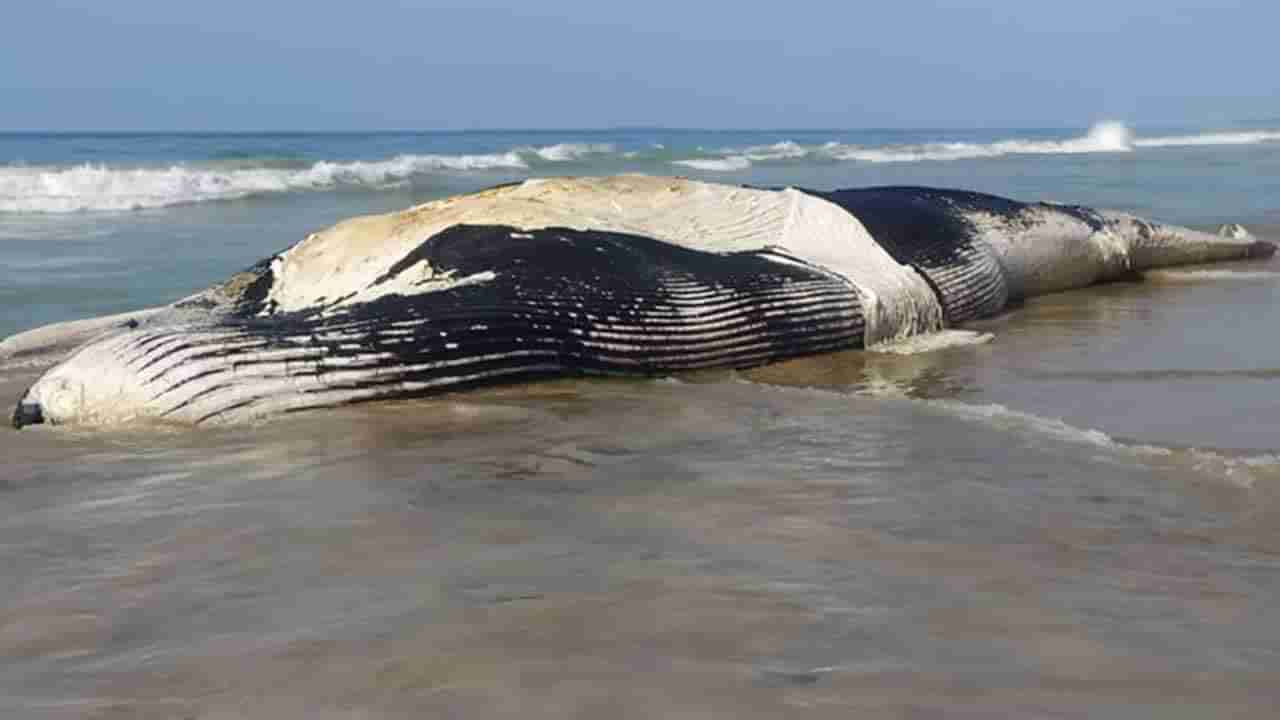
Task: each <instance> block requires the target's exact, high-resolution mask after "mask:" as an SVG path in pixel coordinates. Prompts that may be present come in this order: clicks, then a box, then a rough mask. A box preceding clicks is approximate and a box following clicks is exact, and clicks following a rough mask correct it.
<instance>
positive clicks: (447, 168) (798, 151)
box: [0, 122, 1280, 213]
mask: <svg viewBox="0 0 1280 720" xmlns="http://www.w3.org/2000/svg"><path fill="white" fill-rule="evenodd" d="M1269 142H1280V130H1250V131H1239V132H1214V133H1203V134H1198V135H1170V136H1152V137H1136V136H1135V135H1134V133H1133V132H1132V131H1131V130H1130V129H1129V128H1128V127H1126V126H1125V125H1123V124H1121V123H1116V122H1105V123H1099V124H1097V125H1095V126H1094V127H1093V128H1091V129H1090V130H1089V131H1088V132H1087V133H1086V134H1084V135H1083V136H1080V137H1076V138H1067V139H1062V140H1038V139H1036V140H1033V139H1025V138H1023V139H1018V138H1012V139H1007V140H999V141H996V142H990V143H973V142H941V141H939V142H925V143H917V144H897V145H894V144H888V145H854V144H849V143H845V142H836V141H831V142H826V143H819V144H801V143H797V142H795V141H793V140H783V141H781V142H777V143H773V144H769V145H753V146H749V147H737V148H721V149H714V148H712V149H704V148H697V149H677V148H672V147H668V146H664V145H661V144H655V143H650V144H649V145H647V146H645V147H642V148H630V149H626V150H625V151H624V150H620V149H619V148H618V147H616V146H615V145H614V144H612V143H599V142H564V143H558V144H554V145H546V146H541V147H538V146H518V147H512V148H509V149H506V150H503V151H497V152H492V153H487V154H458V155H449V154H404V155H398V156H395V157H390V158H386V159H377V160H354V161H346V162H338V161H319V162H312V161H308V160H305V159H302V158H300V157H296V156H253V155H250V154H246V153H240V152H232V153H230V154H224V156H221V157H219V158H217V159H215V160H213V161H210V162H208V163H203V164H202V163H190V164H175V165H172V166H169V167H117V166H112V165H101V164H85V165H77V166H21V165H13V166H0V213H71V212H81V211H120V210H137V209H145V208H162V207H169V206H173V205H189V204H194V203H203V202H213V201H218V200H234V199H239V198H244V197H250V196H256V195H267V194H276V193H288V192H302V191H324V190H333V189H338V188H343V187H351V188H368V189H382V188H388V187H395V186H398V185H402V184H404V183H407V182H413V181H414V180H416V179H419V178H423V177H430V176H431V175H435V174H443V173H454V174H457V173H480V172H486V171H488V172H505V173H506V174H508V175H509V174H521V175H523V174H538V173H540V172H547V173H553V172H559V173H564V172H580V171H589V172H627V171H631V172H635V171H640V172H663V171H662V169H661V168H663V167H671V166H675V167H681V168H689V169H691V170H694V171H699V172H704V173H742V172H746V171H749V170H750V169H751V168H752V167H754V166H756V165H757V164H761V165H788V164H789V165H800V164H822V163H841V162H861V163H911V162H929V161H934V162H940V161H954V160H966V159H982V158H996V157H1001V156H1006V155H1063V154H1079V153H1127V152H1133V151H1135V150H1139V149H1158V148H1168V147H1197V146H1210V145H1248V144H1258V143H1269ZM565 165H572V166H573V167H572V168H571V169H565V168H564V166H565Z"/></svg>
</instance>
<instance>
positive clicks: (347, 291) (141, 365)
mask: <svg viewBox="0 0 1280 720" xmlns="http://www.w3.org/2000/svg"><path fill="white" fill-rule="evenodd" d="M1274 249H1275V248H1274V246H1272V245H1270V244H1269V243H1265V242H1261V241H1257V240H1255V239H1254V238H1252V237H1251V236H1250V235H1248V233H1247V232H1242V231H1241V230H1240V229H1239V228H1238V226H1237V227H1235V228H1232V229H1231V231H1230V232H1224V233H1220V234H1218V235H1213V234H1208V233H1202V232H1197V231H1194V230H1189V229H1186V228H1180V227H1174V226H1169V225H1162V224H1158V223H1154V222H1149V221H1146V220H1142V219H1139V218H1136V217H1133V216H1131V215H1127V214H1124V213H1118V212H1111V211H1101V210H1093V209H1089V208H1085V207H1079V206H1071V205H1059V204H1048V203H1022V202H1016V201H1013V200H1008V199H1005V198H1000V197H995V196H991V195H985V194H981V193H975V192H966V191H957V190H940V189H932V188H918V187H885V188H867V189H853V190H838V191H834V192H819V191H810V190H803V189H796V188H787V189H782V190H768V189H758V188H750V187H738V186H730V185H719V184H711V183H703V182H696V181H692V180H687V179H682V178H664V177H650V176H620V177H605V178H563V179H540V180H529V181H526V182H523V183H518V184H512V185H507V186H501V187H497V188H493V189H490V190H486V191H482V192H479V193H474V194H470V195H463V196H458V197H451V198H447V199H444V200H439V201H436V202H432V203H428V204H425V205H422V206H419V207H415V208H411V209H409V210H406V211H403V212H399V213H393V214H388V215H378V216H370V217H362V218H356V219H352V220H348V221H345V222H343V223H340V224H338V225H336V226H334V227H333V228H330V229H329V230H326V231H324V232H320V233H316V234H313V235H311V236H309V237H307V238H306V239H304V240H302V241H301V242H299V243H297V244H296V245H294V246H292V247H290V248H289V249H287V250H285V251H283V252H281V253H279V254H276V255H274V256H272V257H269V258H267V259H265V260H263V261H261V262H259V263H258V264H256V265H254V266H253V267H251V268H249V269H248V270H246V271H244V272H242V273H238V274H237V275H235V276H234V277H232V278H230V279H229V280H227V281H226V282H224V283H221V284H219V285H216V286H214V287H212V288H209V289H208V290H205V291H203V292H201V293H198V294H196V295H193V296H191V297H189V298H187V299H185V300H183V301H180V302H178V303H175V304H174V305H172V306H168V307H165V308H154V309H150V310H146V311H140V312H138V313H133V314H126V315H124V316H117V317H112V318H104V319H100V320H96V321H79V322H78V323H67V324H62V325H57V326H50V327H47V328H41V329H38V330H35V331H31V332H28V333H23V334H20V335H17V336H14V337H12V338H9V339H8V340H5V341H4V342H3V343H0V356H3V355H6V354H9V355H12V354H14V353H18V352H35V351H38V350H42V349H43V350H48V349H50V348H67V347H72V346H75V345H77V344H78V343H83V344H82V345H79V346H78V347H76V348H75V349H74V350H72V351H71V352H70V354H69V356H67V357H66V358H65V359H63V360H62V362H60V363H59V364H58V365H56V366H55V367H53V368H51V369H50V370H49V371H48V372H46V373H45V374H44V375H43V376H42V377H41V378H40V379H39V380H38V381H37V382H36V383H35V384H34V385H32V386H31V388H30V389H29V390H28V391H27V393H26V394H25V395H24V396H23V397H22V398H21V400H20V401H19V403H18V406H17V408H16V409H15V411H14V415H13V423H14V425H15V426H17V427H22V426H23V425H28V424H34V423H40V422H46V423H54V424H72V423H95V424H102V423H117V422H124V421H128V420H134V419H153V420H161V421H172V422H179V423H188V424H197V425H198V424H202V423H220V422H238V421H244V420H249V419H253V418H260V417H264V416H270V415H274V414H279V413H286V412H294V411H298V410H307V409H312V408H318V407H326V406H334V405H341V404H346V403H354V402H362V401H370V400H377V399H384V398H404V397H417V396H424V395H430V394H434V393H439V392H443V391H451V390H459V389H464V388H468V387H474V386H478V385H486V384H493V383H500V382H512V381H517V380H528V379H532V378H538V377H548V376H556V375H566V374H594V375H655V374H666V373H672V372H679V371H685V370H695V369H703V368H742V367H750V366H755V365H761V364H765V363H769V362H773V361H777V360H782V359H786V358H790V357H796V356H800V355H808V354H814V353H821V352H828V351H834V350H843V349H850V348H875V347H884V346H887V345H892V344H894V343H901V342H903V341H907V340H910V339H912V338H921V337H924V338H929V337H935V336H936V334H938V333H939V332H941V331H944V330H946V329H947V328H954V327H956V326H959V325H962V324H963V323H964V322H966V321H969V320H974V319H978V318H983V317H988V316H991V315H994V314H996V313H999V312H1001V311H1003V310H1004V309H1005V308H1006V307H1007V306H1008V305H1009V303H1011V302H1015V301H1017V300H1019V299H1022V298H1026V297H1032V296H1035V295H1040V294H1044V293H1049V292H1055V291H1060V290H1066V289H1070V288H1077V287H1084V286H1087V285H1091V284H1094V283H1099V282H1105V281H1108V280H1114V279H1118V278H1122V277H1125V276H1127V275H1130V274H1133V273H1136V272H1140V271H1142V270H1147V269H1151V268H1158V267H1165V266H1170V265H1179V264H1190V263H1202V262H1209V261H1215V260H1227V259H1238V258H1246V257H1258V256H1265V255H1268V254H1270V253H1272V252H1274ZM86 341H87V342H86ZM926 345H927V343H926Z"/></svg>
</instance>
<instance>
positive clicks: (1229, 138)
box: [674, 122, 1280, 172]
mask: <svg viewBox="0 0 1280 720" xmlns="http://www.w3.org/2000/svg"><path fill="white" fill-rule="evenodd" d="M1276 141H1280V131H1273V130H1253V131H1246V132H1221V133H1206V134H1201V135H1171V136H1166V137H1158V136H1157V137H1149V138H1140V137H1136V136H1135V135H1134V133H1133V131H1132V130H1130V129H1129V127H1128V126H1126V125H1124V124H1123V123H1118V122H1102V123H1098V124H1096V125H1094V126H1093V127H1092V128H1090V129H1089V132H1088V133H1086V134H1085V135H1083V136H1081V137H1077V138H1068V139H1066V140H1026V139H1009V140H999V141H996V142H991V143H972V142H928V143H915V144H899V145H877V146H867V145H853V144H848V143H839V142H828V143H826V144H823V145H815V146H808V147H806V146H803V145H798V144H796V143H794V142H792V141H784V142H781V143H777V144H776V145H768V146H757V147H750V148H743V149H726V150H723V151H721V152H722V157H719V158H702V159H697V160H677V161H674V164H676V165H684V166H687V167H692V168H696V169H699V170H708V171H719V172H739V171H742V170H746V169H748V168H750V167H751V166H752V165H753V164H754V163H757V162H770V161H779V160H794V159H798V158H810V159H814V160H827V161H852V162H865V163H913V162H930V161H933V162H945V161H953V160H977V159H983V158H996V157H1003V156H1006V155H1080V154H1088V153H1127V152H1132V151H1134V150H1135V149H1139V148H1167V147H1197V146H1200V147H1202V146H1210V145H1253V144H1258V143H1265V142H1276Z"/></svg>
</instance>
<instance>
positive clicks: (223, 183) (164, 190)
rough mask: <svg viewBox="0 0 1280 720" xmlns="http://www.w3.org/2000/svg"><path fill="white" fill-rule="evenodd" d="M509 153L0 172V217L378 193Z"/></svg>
mask: <svg viewBox="0 0 1280 720" xmlns="http://www.w3.org/2000/svg"><path fill="white" fill-rule="evenodd" d="M527 168H528V164H527V163H526V162H525V160H524V159H523V158H522V157H521V156H520V155H519V154H517V153H514V152H508V153H501V154H495V155H401V156H399V157H395V158H392V159H390V160H382V161H355V162H349V163H337V162H325V161H322V162H318V163H315V164H313V165H311V166H310V167H307V168H302V169H281V168H266V167H261V168H244V169H230V170H228V169H215V168H201V167H189V166H183V165H174V166H171V167H167V168H130V169H122V168H112V167H108V166H104V165H80V166H77V167H70V168H41V167H8V168H0V212H28V213H30V212H36V213H66V212H79V211H85V210H141V209H146V208H160V207H169V206H172V205H189V204H193V203H199V202H208V201H212V200H234V199H238V198H243V197H248V196H251V195H262V194H267V193H282V192H290V191H297V190H318V189H327V188H333V187H338V186H342V185H350V186H368V187H382V186H387V185H390V184H393V183H396V182H400V181H403V180H406V179H409V178H412V177H414V176H417V175H421V174H424V173H431V172H440V171H467V170H492V169H510V170H523V169H527Z"/></svg>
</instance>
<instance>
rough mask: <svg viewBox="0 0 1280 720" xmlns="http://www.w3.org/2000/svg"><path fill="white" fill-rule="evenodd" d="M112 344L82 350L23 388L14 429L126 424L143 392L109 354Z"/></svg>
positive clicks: (130, 373) (110, 341) (135, 377)
mask: <svg viewBox="0 0 1280 720" xmlns="http://www.w3.org/2000/svg"><path fill="white" fill-rule="evenodd" d="M124 336H127V333H126V334H124ZM118 337H121V336H117V338H118ZM115 339H116V338H109V339H107V340H105V341H97V342H93V343H90V344H89V345H86V346H85V347H83V348H81V349H80V350H79V351H77V352H76V353H74V354H73V355H71V357H69V358H67V359H66V360H64V361H63V362H62V363H60V364H58V365H56V366H54V367H53V368H51V369H50V370H49V371H48V372H46V373H45V374H44V375H43V376H41V377H40V379H39V380H37V381H36V383H35V384H34V385H32V386H31V387H29V388H27V392H26V393H25V394H24V395H23V396H22V398H21V399H20V400H19V401H18V405H17V407H16V408H15V409H14V412H13V417H12V421H13V425H14V427H16V428H22V427H24V426H27V425H38V424H41V423H48V424H50V425H70V424H101V423H110V422H120V421H123V420H127V419H129V416H130V414H131V413H132V412H133V411H132V410H131V409H130V408H136V407H138V403H137V402H136V401H137V399H138V398H139V397H142V396H143V389H142V387H141V384H140V382H139V377H138V374H137V373H136V372H135V371H133V370H132V369H130V368H128V367H126V365H125V363H124V362H122V361H121V360H119V359H118V358H117V357H116V354H115V353H114V352H113V349H114V346H115V345H116V344H117V343H116V342H113V340H115Z"/></svg>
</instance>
